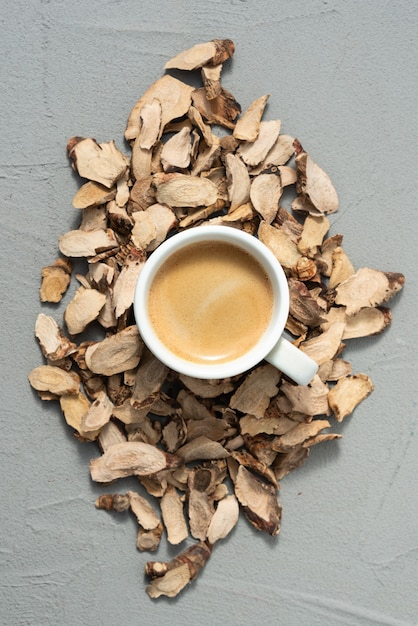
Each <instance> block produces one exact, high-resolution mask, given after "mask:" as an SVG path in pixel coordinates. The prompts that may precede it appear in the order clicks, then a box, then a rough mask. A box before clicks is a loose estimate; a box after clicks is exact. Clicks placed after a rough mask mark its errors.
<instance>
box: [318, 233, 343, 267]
mask: <svg viewBox="0 0 418 626" xmlns="http://www.w3.org/2000/svg"><path fill="white" fill-rule="evenodd" d="M342 241H343V236H342V235H332V236H331V237H328V239H326V240H325V241H324V243H323V244H322V246H321V250H320V252H318V254H317V255H316V256H315V261H316V262H317V263H318V264H319V265H320V267H321V273H322V274H324V276H330V275H331V271H332V255H333V253H334V250H335V249H336V248H338V247H339V246H341V244H342Z"/></svg>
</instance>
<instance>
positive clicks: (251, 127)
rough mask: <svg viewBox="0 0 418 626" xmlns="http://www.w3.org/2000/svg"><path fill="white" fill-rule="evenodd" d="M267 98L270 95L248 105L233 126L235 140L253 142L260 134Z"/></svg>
mask: <svg viewBox="0 0 418 626" xmlns="http://www.w3.org/2000/svg"><path fill="white" fill-rule="evenodd" d="M269 97H270V94H265V95H264V96H261V98H257V100H254V101H253V102H252V103H251V104H250V106H249V107H248V109H247V110H246V111H245V112H244V113H243V115H242V116H241V117H240V119H239V120H238V121H237V123H236V125H235V128H234V132H233V135H234V137H236V139H241V140H243V141H250V142H254V141H255V140H256V139H257V137H258V135H259V132H260V123H261V118H262V117H263V113H264V109H265V108H266V104H267V100H268V99H269Z"/></svg>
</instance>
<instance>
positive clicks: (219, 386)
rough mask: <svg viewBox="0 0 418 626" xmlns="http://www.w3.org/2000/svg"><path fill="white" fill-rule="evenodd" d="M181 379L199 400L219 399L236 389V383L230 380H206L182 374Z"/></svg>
mask: <svg viewBox="0 0 418 626" xmlns="http://www.w3.org/2000/svg"><path fill="white" fill-rule="evenodd" d="M179 379H180V381H181V382H182V383H183V385H185V386H186V387H187V389H189V390H190V391H191V392H192V393H194V394H195V395H196V396H199V398H217V397H219V396H221V395H223V394H225V393H229V392H230V391H232V390H233V389H234V383H233V381H232V380H231V379H230V378H222V379H219V380H204V379H201V378H192V377H191V376H186V375H185V374H180V376H179Z"/></svg>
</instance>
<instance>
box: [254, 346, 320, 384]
mask: <svg viewBox="0 0 418 626" xmlns="http://www.w3.org/2000/svg"><path fill="white" fill-rule="evenodd" d="M265 358H266V361H268V362H269V363H271V365H274V367H277V369H279V370H280V371H281V372H283V374H286V376H289V378H291V379H292V380H294V381H295V383H297V384H298V385H308V384H309V383H310V382H311V380H312V378H313V377H314V376H315V374H316V372H317V371H318V364H317V363H316V362H315V361H314V360H313V359H311V358H310V357H309V356H308V355H307V354H305V353H304V352H302V350H299V348H297V347H296V346H294V345H293V344H292V343H290V341H288V340H287V339H285V338H284V337H281V338H280V339H279V341H278V342H277V343H276V345H275V346H274V348H273V349H272V350H271V351H270V352H269V353H268V355H267V356H266V357H265Z"/></svg>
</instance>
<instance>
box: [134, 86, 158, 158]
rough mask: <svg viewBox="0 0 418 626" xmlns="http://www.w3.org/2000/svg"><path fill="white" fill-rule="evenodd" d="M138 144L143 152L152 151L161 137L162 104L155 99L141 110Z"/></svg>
mask: <svg viewBox="0 0 418 626" xmlns="http://www.w3.org/2000/svg"><path fill="white" fill-rule="evenodd" d="M139 118H140V129H139V134H138V144H139V147H140V148H142V150H151V148H152V147H153V146H154V145H155V144H156V143H157V141H158V139H159V138H160V137H161V102H160V101H159V100H157V98H154V100H152V102H145V104H144V105H143V107H142V108H141V111H140V114H139Z"/></svg>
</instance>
